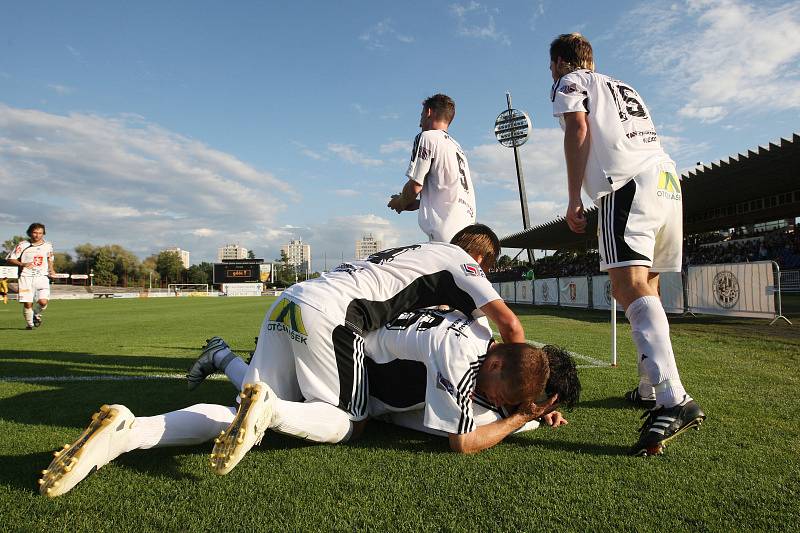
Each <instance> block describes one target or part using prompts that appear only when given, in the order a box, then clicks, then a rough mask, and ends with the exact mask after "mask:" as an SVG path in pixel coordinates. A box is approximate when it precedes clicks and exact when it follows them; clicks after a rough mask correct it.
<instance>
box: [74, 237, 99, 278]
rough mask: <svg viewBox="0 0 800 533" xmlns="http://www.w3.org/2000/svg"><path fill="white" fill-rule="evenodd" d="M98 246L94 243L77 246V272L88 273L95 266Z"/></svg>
mask: <svg viewBox="0 0 800 533" xmlns="http://www.w3.org/2000/svg"><path fill="white" fill-rule="evenodd" d="M96 253H97V246H95V245H93V244H89V243H88V242H87V243H86V244H79V245H78V246H76V247H75V272H76V273H78V274H88V273H89V271H90V270H91V269H92V268H94V260H95V255H96Z"/></svg>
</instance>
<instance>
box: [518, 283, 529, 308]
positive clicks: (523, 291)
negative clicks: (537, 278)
mask: <svg viewBox="0 0 800 533" xmlns="http://www.w3.org/2000/svg"><path fill="white" fill-rule="evenodd" d="M516 294H517V299H516V302H517V303H518V304H532V303H533V281H527V280H525V281H518V282H516Z"/></svg>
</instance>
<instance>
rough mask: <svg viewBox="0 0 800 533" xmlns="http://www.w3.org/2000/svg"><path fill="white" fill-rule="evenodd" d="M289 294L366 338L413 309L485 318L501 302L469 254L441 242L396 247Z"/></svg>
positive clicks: (352, 264)
mask: <svg viewBox="0 0 800 533" xmlns="http://www.w3.org/2000/svg"><path fill="white" fill-rule="evenodd" d="M286 294H287V295H288V296H290V297H292V298H294V299H295V300H297V301H299V302H301V303H304V304H307V305H310V306H312V307H315V308H316V309H319V310H320V311H323V312H325V313H326V314H328V315H329V316H330V317H331V318H332V319H333V320H334V321H335V322H336V323H339V324H343V325H345V326H347V327H348V328H350V329H351V330H352V331H354V332H356V333H358V334H362V335H363V334H364V333H365V332H367V331H372V330H375V329H378V328H379V327H381V326H382V325H384V324H385V323H386V322H388V321H389V320H390V319H392V318H394V317H396V316H397V315H399V314H400V313H402V312H404V311H408V310H410V309H419V308H422V307H431V306H436V305H449V306H451V307H452V308H454V309H458V310H459V311H461V312H463V313H464V314H465V315H467V316H470V315H473V314H474V315H475V316H482V314H483V313H481V311H480V309H479V308H480V307H483V306H484V305H486V304H487V303H489V302H491V301H494V300H499V299H500V295H498V294H497V292H496V291H495V290H494V288H493V287H492V284H491V283H489V281H488V280H487V279H486V275H485V274H484V273H483V270H481V267H480V266H478V264H477V263H476V262H475V260H474V259H472V257H470V256H469V254H467V252H465V251H464V250H463V249H461V248H460V247H458V246H456V245H454V244H446V243H439V242H436V243H423V244H413V245H411V246H403V247H400V248H390V249H388V250H383V251H380V252H378V253H375V254H372V255H371V256H369V257H368V258H367V259H366V260H364V261H354V262H352V263H344V264H342V265H339V266H338V267H337V268H335V269H334V270H332V271H330V272H326V273H325V274H323V275H322V276H320V277H319V278H316V279H311V280H308V281H304V282H302V283H298V284H296V285H293V286H291V287H289V289H287V291H286Z"/></svg>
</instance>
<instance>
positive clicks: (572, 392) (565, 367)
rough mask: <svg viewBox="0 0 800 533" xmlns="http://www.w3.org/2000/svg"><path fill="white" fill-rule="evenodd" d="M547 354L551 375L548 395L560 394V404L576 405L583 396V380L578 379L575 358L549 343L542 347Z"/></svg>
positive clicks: (566, 405)
mask: <svg viewBox="0 0 800 533" xmlns="http://www.w3.org/2000/svg"><path fill="white" fill-rule="evenodd" d="M542 350H543V351H544V353H545V354H546V355H547V363H548V365H549V367H550V375H549V377H548V378H547V384H546V385H545V387H544V391H545V393H546V394H547V397H548V398H549V397H551V396H552V395H553V394H558V404H559V405H563V406H565V407H574V406H575V405H576V404H577V403H578V400H579V399H580V396H581V382H580V380H579V379H578V367H577V366H575V359H573V358H572V356H571V355H569V353H568V352H567V351H566V350H564V349H563V348H560V347H558V346H554V345H552V344H548V345H546V346H544V347H543V348H542Z"/></svg>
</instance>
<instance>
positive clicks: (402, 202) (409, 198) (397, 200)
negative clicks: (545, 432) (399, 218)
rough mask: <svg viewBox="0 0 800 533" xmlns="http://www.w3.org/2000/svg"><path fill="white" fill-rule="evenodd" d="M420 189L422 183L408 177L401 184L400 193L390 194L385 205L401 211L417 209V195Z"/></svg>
mask: <svg viewBox="0 0 800 533" xmlns="http://www.w3.org/2000/svg"><path fill="white" fill-rule="evenodd" d="M421 191H422V185H420V184H419V183H417V182H416V181H414V180H412V179H410V178H409V180H408V181H406V184H405V185H404V186H403V190H402V191H400V194H395V195H392V199H391V200H389V203H388V204H387V207H388V208H390V209H393V210H395V211H397V212H398V213H402V212H403V211H415V210H417V209H419V200H417V196H418V195H419V193H420V192H421Z"/></svg>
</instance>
